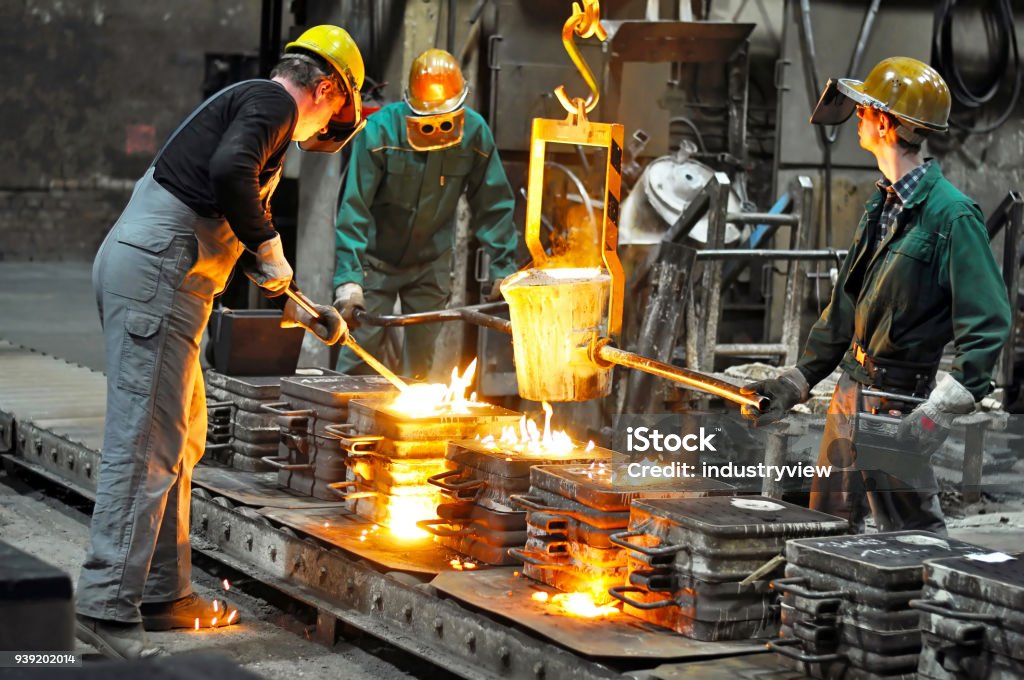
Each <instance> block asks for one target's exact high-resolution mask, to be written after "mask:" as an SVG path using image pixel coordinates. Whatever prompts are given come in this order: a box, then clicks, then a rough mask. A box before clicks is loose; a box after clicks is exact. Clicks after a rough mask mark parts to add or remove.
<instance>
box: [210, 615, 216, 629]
mask: <svg viewBox="0 0 1024 680" xmlns="http://www.w3.org/2000/svg"><path fill="white" fill-rule="evenodd" d="M216 627H217V617H216V616H214V617H213V620H211V621H210V628H216Z"/></svg>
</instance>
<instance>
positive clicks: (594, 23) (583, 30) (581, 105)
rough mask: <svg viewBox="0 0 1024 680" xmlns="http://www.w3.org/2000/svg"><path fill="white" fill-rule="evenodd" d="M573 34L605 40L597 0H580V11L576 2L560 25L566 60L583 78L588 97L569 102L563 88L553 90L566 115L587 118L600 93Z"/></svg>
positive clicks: (605, 35) (576, 98)
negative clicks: (570, 62) (567, 59)
mask: <svg viewBox="0 0 1024 680" xmlns="http://www.w3.org/2000/svg"><path fill="white" fill-rule="evenodd" d="M573 33H575V34H576V35H578V36H580V37H581V38H590V37H592V36H595V35H596V36H597V37H598V38H599V39H600V40H601V41H604V40H607V38H608V33H607V32H606V31H605V30H604V26H602V25H601V5H600V1H599V0H583V7H582V8H581V7H580V4H579V3H578V2H574V3H572V16H570V17H569V18H568V19H567V20H566V22H565V25H564V26H562V44H563V45H565V51H566V52H568V53H569V58H571V59H572V61H573V63H574V64H576V69H577V70H578V71H579V72H580V76H582V77H583V81H584V82H585V83H586V84H587V87H589V88H590V96H589V97H587V99H586V101H584V100H583V98H582V97H574V98H572V99H570V98H569V95H568V94H566V92H565V85H559V86H558V87H557V88H555V97H557V98H558V101H559V103H560V104H561V105H562V107H563V108H564V109H565V110H566V111H567V112H568V113H569V115H575V116H578V117H580V118H582V119H586V114H587V113H590V112H591V111H593V110H594V107H596V106H597V102H598V100H599V99H600V98H601V93H600V92H599V91H598V89H597V81H596V80H595V79H594V74H593V72H592V71H591V70H590V67H589V66H588V65H587V62H585V61H584V60H583V56H582V55H580V51H579V48H578V47H577V46H576V41H575V40H574V39H573Z"/></svg>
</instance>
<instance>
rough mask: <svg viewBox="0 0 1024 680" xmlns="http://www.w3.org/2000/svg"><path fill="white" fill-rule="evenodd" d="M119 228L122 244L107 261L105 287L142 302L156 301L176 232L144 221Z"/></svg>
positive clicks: (116, 293)
mask: <svg viewBox="0 0 1024 680" xmlns="http://www.w3.org/2000/svg"><path fill="white" fill-rule="evenodd" d="M115 228H116V229H118V233H117V242H118V247H117V248H115V249H114V250H113V251H112V252H111V253H110V254H109V255H108V257H107V258H106V262H105V263H104V268H105V269H106V270H107V271H106V273H105V274H104V276H103V281H104V288H105V290H106V291H107V292H109V293H114V294H115V295H120V296H121V297H126V298H130V299H132V300H138V301H139V302H147V301H149V300H152V299H153V297H154V296H155V295H156V291H157V288H158V287H159V285H160V274H161V271H162V269H163V267H164V259H165V257H166V256H167V252H166V251H167V249H168V247H169V246H170V245H171V241H173V240H174V233H173V232H171V231H170V230H167V229H159V228H154V227H150V226H148V225H140V224H123V225H120V226H119V227H115ZM170 264H174V263H173V262H172V263H170Z"/></svg>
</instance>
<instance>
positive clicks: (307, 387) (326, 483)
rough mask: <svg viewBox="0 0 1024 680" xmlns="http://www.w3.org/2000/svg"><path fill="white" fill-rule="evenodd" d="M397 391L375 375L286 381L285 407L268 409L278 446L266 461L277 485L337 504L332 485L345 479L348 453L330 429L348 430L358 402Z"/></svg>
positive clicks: (278, 404)
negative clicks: (352, 405) (351, 406)
mask: <svg viewBox="0 0 1024 680" xmlns="http://www.w3.org/2000/svg"><path fill="white" fill-rule="evenodd" d="M393 392H395V388H394V387H393V386H392V385H391V383H389V382H388V381H387V380H385V379H384V378H381V377H379V376H372V375H366V376H363V375H326V376H292V377H288V378H284V379H283V380H282V381H281V398H280V401H278V402H276V403H272V404H264V406H263V408H264V411H265V412H266V413H267V414H270V417H271V418H274V419H275V427H276V428H278V429H277V430H276V431H277V432H278V440H277V441H279V444H277V445H276V446H275V449H274V454H275V455H270V456H267V457H265V458H264V459H263V461H264V462H265V463H267V464H269V465H271V466H273V468H274V469H276V470H277V471H278V482H279V483H280V484H281V485H282V486H285V487H288V488H290V489H293V490H295V491H298V492H299V493H302V494H304V495H307V496H313V497H314V498H320V499H323V500H336V499H337V495H336V494H335V492H334V491H332V490H331V488H330V485H331V484H333V483H335V482H337V481H339V480H343V479H345V474H346V465H345V452H344V451H343V450H342V448H341V444H340V442H339V441H338V438H337V436H335V435H334V434H331V433H329V432H328V429H327V428H328V427H338V426H341V425H344V423H345V422H346V421H347V420H348V417H349V403H350V402H351V401H352V400H353V399H362V398H379V397H385V396H388V395H389V394H391V393H393Z"/></svg>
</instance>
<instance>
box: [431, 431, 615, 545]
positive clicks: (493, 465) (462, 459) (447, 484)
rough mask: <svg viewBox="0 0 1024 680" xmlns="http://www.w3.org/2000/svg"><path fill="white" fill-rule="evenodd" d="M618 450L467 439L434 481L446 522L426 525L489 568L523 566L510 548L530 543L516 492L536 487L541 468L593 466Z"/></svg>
mask: <svg viewBox="0 0 1024 680" xmlns="http://www.w3.org/2000/svg"><path fill="white" fill-rule="evenodd" d="M612 454H613V452H612V451H610V450H608V449H604V448H601V447H597V446H593V445H590V446H587V445H585V444H579V443H575V442H574V443H572V448H571V449H570V450H568V451H565V452H564V453H560V454H554V453H544V452H538V453H522V452H520V451H518V450H506V449H502V448H501V446H500V441H498V442H495V441H494V440H493V439H492V440H489V441H488V440H485V441H480V440H463V441H456V442H449V443H448V452H447V454H446V455H445V458H446V459H447V468H448V469H447V470H446V471H445V472H442V473H440V474H437V475H434V476H433V477H431V478H430V479H429V480H428V481H429V482H430V483H431V484H433V485H435V486H437V487H438V488H440V489H441V491H442V494H443V495H444V500H443V501H442V503H441V504H440V505H438V506H437V515H438V517H439V518H440V519H438V520H428V521H426V522H421V526H423V527H424V528H425V529H427V530H428V531H429V532H430V533H432V534H434V535H435V536H437V540H438V542H439V543H441V544H442V545H445V546H447V547H449V548H452V549H454V550H456V551H458V552H460V553H462V554H464V555H468V556H469V557H472V558H474V559H476V560H478V561H481V562H485V563H487V564H498V565H507V564H518V563H519V562H520V561H521V560H520V559H519V558H518V557H515V556H514V555H511V554H509V548H520V549H521V548H524V547H525V545H526V538H527V534H526V512H525V511H523V510H522V509H520V508H519V506H516V505H514V503H513V501H512V499H511V497H512V496H513V495H514V494H521V493H526V492H527V491H529V489H530V470H531V469H532V468H534V467H536V466H538V465H553V464H563V465H568V464H575V465H579V464H589V463H591V462H593V461H608V462H610V461H611V457H612Z"/></svg>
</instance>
